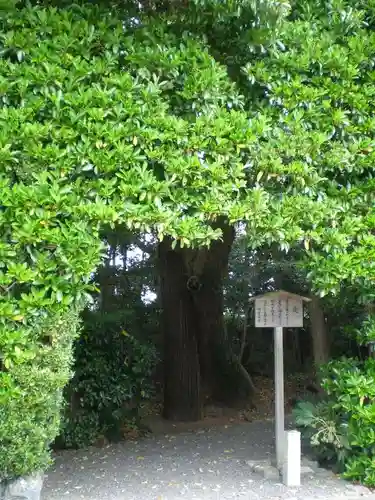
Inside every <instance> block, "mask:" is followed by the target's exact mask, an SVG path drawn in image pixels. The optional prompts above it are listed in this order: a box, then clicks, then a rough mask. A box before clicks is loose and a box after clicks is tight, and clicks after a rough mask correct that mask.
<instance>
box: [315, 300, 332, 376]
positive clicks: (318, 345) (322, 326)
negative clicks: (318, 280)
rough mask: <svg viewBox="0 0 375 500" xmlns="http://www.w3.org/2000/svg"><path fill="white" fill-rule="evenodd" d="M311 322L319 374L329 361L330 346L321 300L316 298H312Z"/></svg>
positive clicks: (316, 368) (316, 369) (316, 366)
mask: <svg viewBox="0 0 375 500" xmlns="http://www.w3.org/2000/svg"><path fill="white" fill-rule="evenodd" d="M310 321H311V336H312V347H313V358H314V368H315V371H316V373H317V372H318V371H319V368H320V366H321V365H323V364H325V363H328V361H329V352H330V346H329V340H328V331H327V324H326V321H325V316H324V310H323V307H322V303H321V300H320V299H319V297H316V296H312V297H311V302H310ZM318 382H319V381H318Z"/></svg>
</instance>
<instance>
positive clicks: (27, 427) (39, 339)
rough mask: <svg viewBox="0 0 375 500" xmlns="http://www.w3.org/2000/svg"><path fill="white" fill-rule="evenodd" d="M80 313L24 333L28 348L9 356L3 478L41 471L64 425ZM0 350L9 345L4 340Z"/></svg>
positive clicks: (2, 422)
mask: <svg viewBox="0 0 375 500" xmlns="http://www.w3.org/2000/svg"><path fill="white" fill-rule="evenodd" d="M78 324H79V320H78V314H77V313H74V312H69V313H65V314H64V315H60V316H55V317H54V318H53V319H51V318H50V319H48V320H45V321H43V322H42V323H40V324H39V325H34V326H33V328H30V329H27V330H26V329H24V330H23V331H22V335H23V340H24V341H25V342H27V347H25V348H24V349H21V348H18V349H17V344H16V345H15V347H14V351H13V352H14V354H15V356H16V358H15V359H13V360H12V361H10V358H5V365H6V367H7V368H5V367H4V369H5V371H3V372H2V373H1V392H0V464H1V467H0V479H8V478H10V477H14V476H20V475H24V474H28V473H30V472H32V471H34V470H37V471H39V470H43V469H44V468H45V467H47V465H48V464H49V461H50V455H49V444H50V443H51V441H52V440H53V439H54V437H55V435H56V433H57V432H58V429H59V424H60V408H61V403H62V390H63V387H64V386H65V385H66V383H67V382H68V380H69V377H70V375H71V373H70V365H71V361H72V355H71V354H72V349H71V346H72V341H73V339H74V337H75V336H76V334H77V327H78ZM0 345H1V347H2V349H1V350H2V351H3V349H4V348H5V347H8V348H9V344H7V345H6V344H5V342H4V338H3V337H2V338H1V341H0Z"/></svg>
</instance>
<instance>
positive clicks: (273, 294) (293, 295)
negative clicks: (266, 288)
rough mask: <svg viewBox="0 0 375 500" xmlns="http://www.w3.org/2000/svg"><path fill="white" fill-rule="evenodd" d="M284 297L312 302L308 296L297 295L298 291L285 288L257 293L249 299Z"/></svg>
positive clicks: (251, 300)
mask: <svg viewBox="0 0 375 500" xmlns="http://www.w3.org/2000/svg"><path fill="white" fill-rule="evenodd" d="M279 297H282V298H284V299H299V300H303V302H311V299H309V298H308V297H302V295H297V294H296V293H290V292H286V291H285V290H276V291H275V292H268V293H264V294H263V295H256V296H255V297H251V298H250V299H249V300H250V302H253V301H254V300H257V299H278V298H279Z"/></svg>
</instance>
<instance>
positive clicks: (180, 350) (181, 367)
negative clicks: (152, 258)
mask: <svg viewBox="0 0 375 500" xmlns="http://www.w3.org/2000/svg"><path fill="white" fill-rule="evenodd" d="M170 243H171V242H170V241H168V240H164V241H163V242H162V243H161V244H160V245H159V265H160V278H161V280H160V296H161V306H162V310H163V317H162V325H163V329H164V417H165V418H167V419H168V420H178V421H195V420H200V419H201V418H202V400H201V391H200V365H199V357H198V345H197V335H196V333H197V332H196V329H197V325H196V316H195V313H194V307H193V302H192V300H191V297H190V294H189V291H188V289H187V287H186V281H187V280H186V273H185V266H184V262H183V254H182V252H181V251H177V250H172V249H171V246H170Z"/></svg>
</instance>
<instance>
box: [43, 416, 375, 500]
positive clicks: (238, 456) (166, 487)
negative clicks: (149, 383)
mask: <svg viewBox="0 0 375 500" xmlns="http://www.w3.org/2000/svg"><path fill="white" fill-rule="evenodd" d="M272 453H273V425H272V423H270V422H268V423H267V422H256V423H251V424H236V425H232V426H229V425H228V426H224V427H219V428H213V429H210V430H204V431H203V430H201V431H196V432H193V433H185V434H177V435H174V436H172V435H171V436H162V437H160V436H154V437H151V438H146V439H142V440H140V441H138V442H129V441H128V442H122V443H118V444H113V445H109V446H106V447H104V448H100V449H99V448H91V449H89V450H84V451H82V450H81V451H74V452H71V451H69V452H63V453H61V454H59V455H57V456H56V462H55V466H54V468H53V469H52V470H51V471H50V472H49V474H48V477H47V480H46V485H45V490H44V494H43V497H42V499H43V500H64V499H69V500H180V499H185V500H193V499H199V500H206V499H209V500H229V499H238V500H260V499H261V500H276V499H281V500H312V499H319V500H323V499H329V500H336V499H356V500H357V499H359V498H362V499H363V500H365V499H366V500H367V499H368V500H370V499H371V500H375V495H370V492H369V491H368V490H366V489H365V488H361V487H354V486H351V485H349V484H347V483H345V482H342V481H340V480H338V479H336V478H335V477H333V476H331V475H330V474H328V473H323V474H322V473H320V474H310V475H306V476H304V477H303V486H302V487H301V488H289V489H288V488H286V487H285V486H283V485H281V484H277V483H276V482H275V481H267V480H265V479H263V478H262V477H261V476H259V475H257V474H254V473H252V472H251V470H250V467H249V465H248V463H247V461H248V460H262V459H267V458H269V457H270V456H271V455H272Z"/></svg>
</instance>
